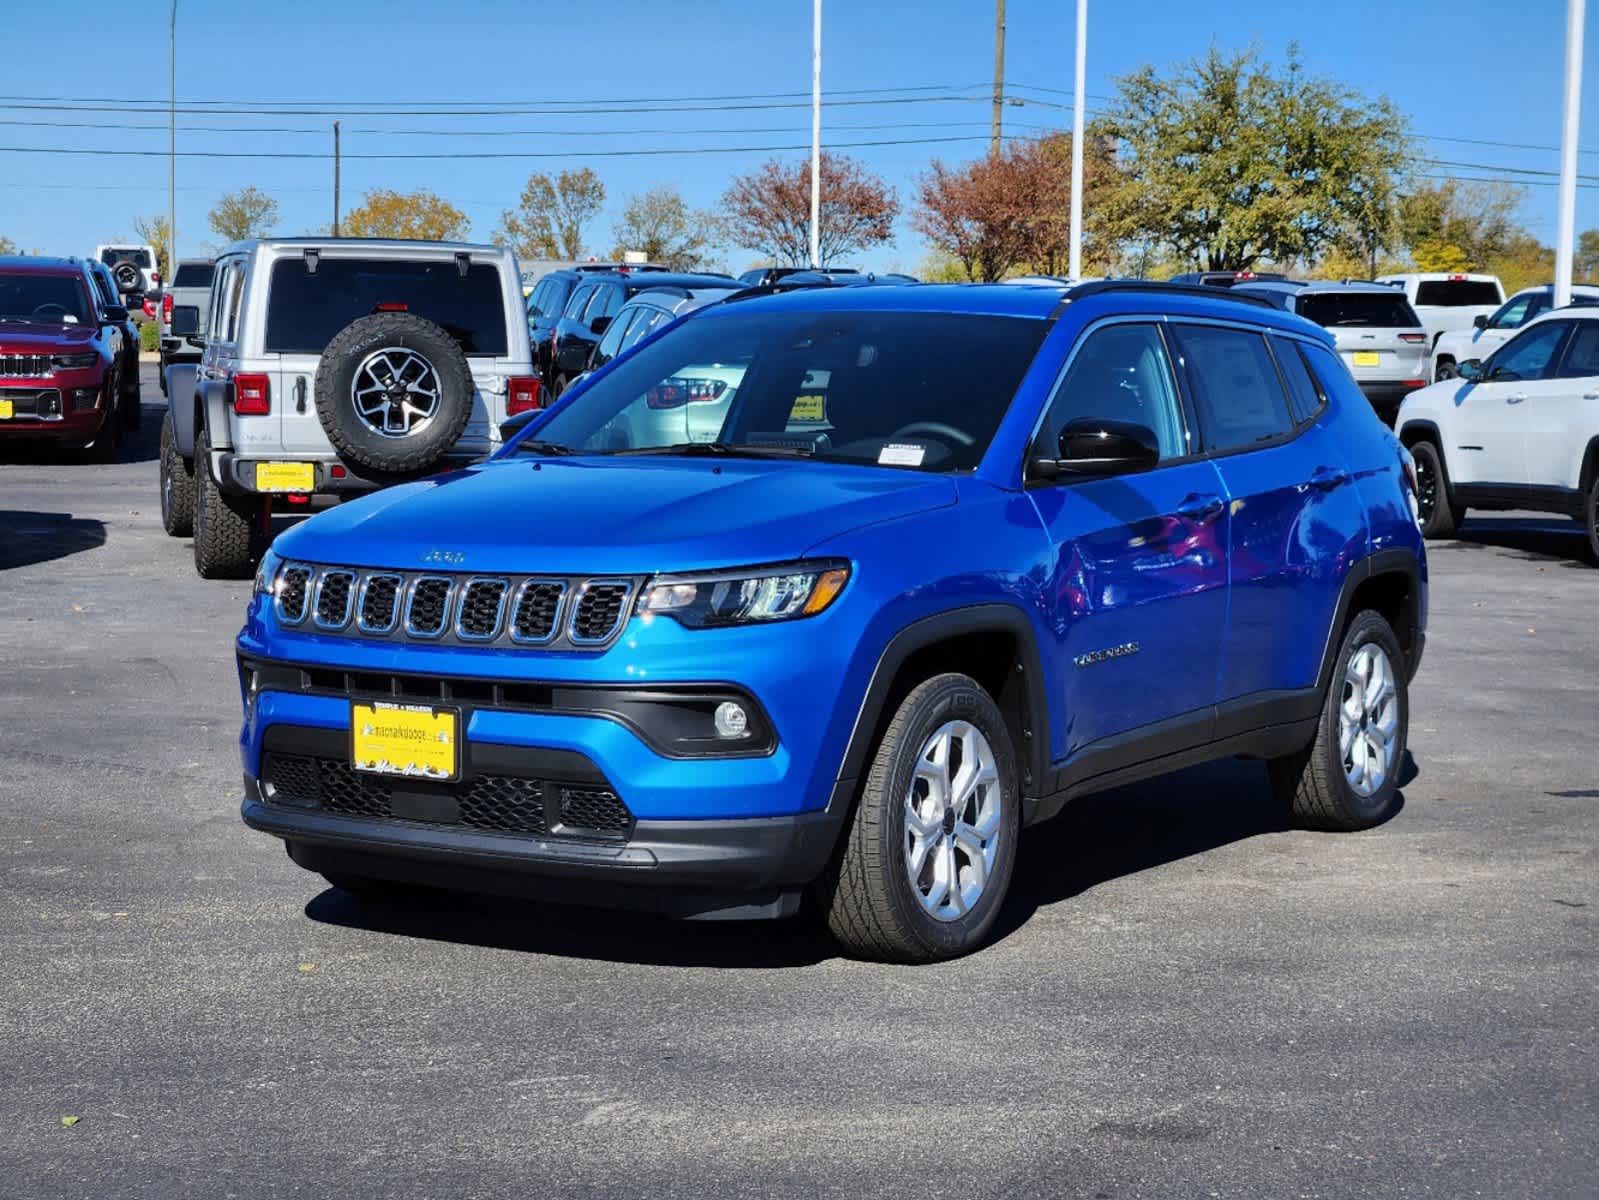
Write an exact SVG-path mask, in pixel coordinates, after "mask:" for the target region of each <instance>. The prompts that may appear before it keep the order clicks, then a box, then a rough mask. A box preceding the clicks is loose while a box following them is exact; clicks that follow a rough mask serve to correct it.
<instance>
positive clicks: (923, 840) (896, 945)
mask: <svg viewBox="0 0 1599 1200" xmlns="http://www.w3.org/2000/svg"><path fill="white" fill-rule="evenodd" d="M1016 781H1017V771H1016V754H1015V751H1014V750H1013V748H1012V747H1011V740H1010V733H1009V731H1008V730H1007V729H1006V727H1005V722H1004V719H1003V718H1002V717H1001V716H1000V712H999V709H998V707H997V706H996V705H995V704H994V701H993V699H992V698H991V697H990V696H989V695H988V693H987V692H985V691H984V690H983V689H982V687H981V686H980V685H979V684H978V683H977V682H976V681H975V680H973V679H970V678H968V677H967V676H965V675H954V674H950V675H938V676H935V677H934V678H932V679H929V680H928V681H927V682H926V683H923V684H920V685H919V686H917V687H916V688H914V689H912V691H911V693H910V694H909V695H908V696H906V697H905V699H904V701H903V702H902V703H901V704H900V706H899V709H898V711H896V712H895V714H894V719H893V721H892V722H891V723H890V724H889V727H888V730H887V732H886V733H884V735H883V740H882V742H881V743H880V744H879V745H878V748H877V753H876V755H875V757H874V758H873V760H872V766H871V770H870V772H869V773H868V774H867V777H866V782H865V783H864V784H863V785H862V787H861V791H860V795H859V797H858V798H857V800H856V804H855V810H854V813H853V815H852V817H851V819H850V823H849V825H848V827H847V828H846V829H845V831H844V838H843V845H842V847H841V848H840V850H839V852H838V853H837V854H836V855H835V856H834V860H833V862H832V864H831V865H830V867H829V869H828V871H827V872H826V873H825V874H824V875H823V877H822V879H821V880H820V881H819V883H818V891H819V893H820V898H821V901H822V905H823V908H824V910H825V912H826V914H827V924H828V928H829V929H830V930H831V931H832V933H833V936H834V937H835V938H836V939H837V940H838V942H839V943H840V944H841V945H842V946H843V947H844V949H845V950H846V951H848V952H849V953H850V954H853V955H855V956H856V957H859V958H867V959H877V960H881V961H884V962H904V963H926V962H934V961H937V960H939V959H946V958H954V957H955V956H957V955H961V954H967V953H970V952H971V951H972V950H975V949H977V947H978V946H980V945H981V944H982V943H983V940H984V939H985V938H986V937H987V935H988V931H989V929H990V927H991V926H992V925H993V923H994V919H995V917H997V916H998V915H999V909H1000V906H1001V905H1002V904H1003V903H1004V901H1005V893H1006V891H1007V890H1008V889H1009V887H1010V880H1011V873H1012V870H1013V868H1014V866H1015V862H1016V841H1017V837H1018V835H1019V833H1020V828H1021V821H1020V798H1019V793H1018V790H1017V782H1016Z"/></svg>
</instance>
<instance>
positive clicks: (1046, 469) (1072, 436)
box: [1028, 417, 1160, 479]
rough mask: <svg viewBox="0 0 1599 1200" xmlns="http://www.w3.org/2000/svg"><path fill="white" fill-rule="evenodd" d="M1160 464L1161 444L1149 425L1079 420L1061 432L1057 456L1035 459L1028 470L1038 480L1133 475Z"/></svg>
mask: <svg viewBox="0 0 1599 1200" xmlns="http://www.w3.org/2000/svg"><path fill="white" fill-rule="evenodd" d="M1159 462H1160V441H1159V439H1158V438H1156V437H1155V431H1154V430H1152V429H1150V428H1148V427H1147V426H1144V425H1137V424H1134V423H1133V422H1131V421H1107V420H1103V419H1101V418H1099V417H1078V418H1077V419H1075V420H1072V421H1068V422H1066V428H1064V429H1062V430H1061V431H1060V444H1059V446H1058V447H1057V448H1056V457H1054V458H1047V457H1036V458H1034V459H1033V461H1032V462H1031V463H1030V464H1029V468H1028V470H1029V473H1030V474H1031V475H1032V476H1033V477H1034V478H1036V479H1059V478H1062V477H1063V476H1072V475H1085V476H1100V475H1130V474H1134V473H1136V472H1139V471H1148V470H1151V469H1153V468H1154V467H1155V466H1156V464H1158V463H1159Z"/></svg>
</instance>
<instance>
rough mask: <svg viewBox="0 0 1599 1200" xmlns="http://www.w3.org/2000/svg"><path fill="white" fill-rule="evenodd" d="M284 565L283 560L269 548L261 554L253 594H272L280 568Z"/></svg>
mask: <svg viewBox="0 0 1599 1200" xmlns="http://www.w3.org/2000/svg"><path fill="white" fill-rule="evenodd" d="M282 565H283V560H282V559H281V558H279V557H278V556H277V555H276V554H273V553H272V551H270V550H268V551H267V552H266V553H265V554H263V555H262V556H261V565H260V566H259V567H257V568H256V569H255V587H254V588H253V589H251V595H254V596H266V595H270V594H272V591H273V585H274V584H276V583H277V581H278V568H279V567H281V566H282Z"/></svg>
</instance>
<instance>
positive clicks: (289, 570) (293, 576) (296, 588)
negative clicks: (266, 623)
mask: <svg viewBox="0 0 1599 1200" xmlns="http://www.w3.org/2000/svg"><path fill="white" fill-rule="evenodd" d="M310 587H311V568H309V567H297V566H294V565H293V564H290V565H289V566H286V567H284V568H283V573H282V574H281V575H279V576H278V619H279V620H281V621H286V622H288V623H289V624H290V625H298V624H299V623H300V622H301V621H303V620H305V601H306V597H307V596H308V595H309V594H310Z"/></svg>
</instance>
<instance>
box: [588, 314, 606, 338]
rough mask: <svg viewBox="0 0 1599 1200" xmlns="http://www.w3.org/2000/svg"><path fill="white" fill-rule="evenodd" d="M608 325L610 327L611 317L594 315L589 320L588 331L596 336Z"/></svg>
mask: <svg viewBox="0 0 1599 1200" xmlns="http://www.w3.org/2000/svg"><path fill="white" fill-rule="evenodd" d="M610 327H611V318H610V317H595V318H594V319H593V320H592V321H590V322H589V332H590V333H593V334H595V335H596V336H597V335H599V334H602V333H604V332H605V331H606V330H607V329H609V328H610Z"/></svg>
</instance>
